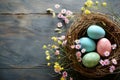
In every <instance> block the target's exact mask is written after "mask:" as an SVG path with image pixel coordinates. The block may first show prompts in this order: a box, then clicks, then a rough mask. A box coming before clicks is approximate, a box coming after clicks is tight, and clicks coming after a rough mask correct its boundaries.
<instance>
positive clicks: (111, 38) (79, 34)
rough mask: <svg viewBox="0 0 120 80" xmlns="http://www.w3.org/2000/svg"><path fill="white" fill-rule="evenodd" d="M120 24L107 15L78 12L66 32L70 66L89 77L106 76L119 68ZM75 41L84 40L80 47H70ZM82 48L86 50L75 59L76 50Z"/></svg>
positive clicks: (66, 47)
mask: <svg viewBox="0 0 120 80" xmlns="http://www.w3.org/2000/svg"><path fill="white" fill-rule="evenodd" d="M119 26H120V25H119V23H117V22H115V21H113V20H112V18H110V16H108V15H105V14H101V13H91V14H88V15H86V14H81V15H77V17H76V20H75V21H74V22H73V24H72V25H71V27H70V28H69V29H68V31H67V34H66V40H67V43H66V46H65V50H66V52H67V53H66V55H67V56H68V58H69V60H70V61H71V62H72V63H71V65H70V66H71V67H72V68H73V69H74V70H75V71H78V72H79V73H80V74H81V75H83V76H86V77H90V78H97V77H103V76H105V75H108V74H111V73H114V71H115V70H118V68H119V67H120V28H119ZM75 40H80V41H81V42H80V45H81V49H71V47H70V46H71V45H74V44H75ZM112 44H116V45H117V47H116V49H115V46H116V45H112ZM84 48H85V49H84ZM80 50H81V51H82V52H83V50H86V52H85V53H82V54H81V55H82V56H80V57H79V58H78V57H77V58H76V52H79V51H80ZM104 56H105V57H104ZM78 59H82V61H81V62H80V60H79V61H78ZM113 60H114V61H113ZM115 63H116V64H115ZM91 73H92V74H91Z"/></svg>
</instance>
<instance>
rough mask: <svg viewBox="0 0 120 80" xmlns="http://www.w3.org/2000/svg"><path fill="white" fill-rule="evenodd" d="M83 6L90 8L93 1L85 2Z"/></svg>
mask: <svg viewBox="0 0 120 80" xmlns="http://www.w3.org/2000/svg"><path fill="white" fill-rule="evenodd" d="M85 5H86V6H87V7H92V6H93V1H92V0H87V1H86V2H85Z"/></svg>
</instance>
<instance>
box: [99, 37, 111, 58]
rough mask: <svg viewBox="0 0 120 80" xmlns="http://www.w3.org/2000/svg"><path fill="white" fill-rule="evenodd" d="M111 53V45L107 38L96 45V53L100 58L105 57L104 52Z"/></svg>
mask: <svg viewBox="0 0 120 80" xmlns="http://www.w3.org/2000/svg"><path fill="white" fill-rule="evenodd" d="M106 51H108V52H111V43H110V41H109V40H108V39H107V38H102V39H100V40H99V41H98V43H97V52H98V53H99V54H100V55H101V56H105V54H104V53H105V52H106Z"/></svg>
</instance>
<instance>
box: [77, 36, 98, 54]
mask: <svg viewBox="0 0 120 80" xmlns="http://www.w3.org/2000/svg"><path fill="white" fill-rule="evenodd" d="M79 42H80V44H81V48H82V49H83V48H84V49H86V52H90V51H94V50H95V48H96V44H95V42H94V41H93V40H92V39H90V38H88V37H82V38H80V39H79Z"/></svg>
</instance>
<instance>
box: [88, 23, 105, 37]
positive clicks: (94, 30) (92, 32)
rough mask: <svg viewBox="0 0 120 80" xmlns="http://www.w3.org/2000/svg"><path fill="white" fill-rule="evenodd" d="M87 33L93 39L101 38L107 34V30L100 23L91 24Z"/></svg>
mask: <svg viewBox="0 0 120 80" xmlns="http://www.w3.org/2000/svg"><path fill="white" fill-rule="evenodd" d="M87 34H88V36H89V37H90V38H92V39H100V38H102V37H104V36H105V30H104V29H103V28H102V27H100V26H98V25H91V26H89V27H88V29H87Z"/></svg>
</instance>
